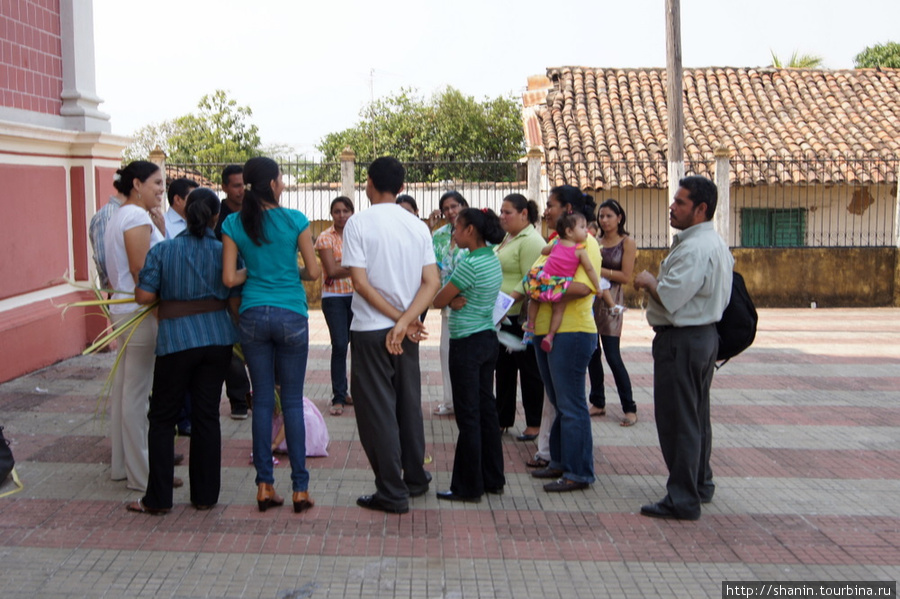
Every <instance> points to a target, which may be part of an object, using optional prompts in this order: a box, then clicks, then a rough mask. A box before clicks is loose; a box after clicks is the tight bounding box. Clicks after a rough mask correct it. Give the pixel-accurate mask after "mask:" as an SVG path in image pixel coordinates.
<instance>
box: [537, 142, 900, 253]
mask: <svg viewBox="0 0 900 599" xmlns="http://www.w3.org/2000/svg"><path fill="white" fill-rule="evenodd" d="M724 160H726V161H727V162H728V169H729V182H730V193H729V196H730V199H729V219H728V224H729V226H728V230H729V233H728V236H729V238H728V242H729V245H731V246H732V247H895V246H897V243H898V235H900V231H898V218H900V217H898V206H897V179H898V169H900V157H867V158H843V157H838V158H823V157H801V158H771V159H759V158H741V157H738V158H731V159H724ZM547 173H548V175H549V178H550V181H551V182H552V183H551V184H552V185H559V184H563V183H570V182H572V181H580V182H581V184H582V188H587V190H588V192H589V193H591V194H592V195H593V196H594V198H595V200H596V201H597V203H598V204H599V203H601V202H602V201H603V200H605V199H607V198H613V199H615V200H617V201H618V202H619V203H620V204H621V205H622V207H623V208H624V209H625V212H626V214H627V219H628V223H627V225H626V228H627V229H629V231H630V232H631V234H632V236H633V237H634V238H635V241H636V242H637V245H638V247H639V248H665V247H668V246H669V235H670V231H669V223H668V206H669V204H670V203H671V200H670V198H669V197H668V174H667V163H666V162H665V161H663V160H644V161H603V162H590V163H588V162H581V163H551V164H550V165H548V166H547ZM685 173H686V174H688V175H692V174H694V175H702V176H705V177H709V178H710V179H713V180H715V173H716V160H715V159H708V160H707V159H703V158H690V157H689V158H687V159H686V161H685ZM567 177H571V179H569V178H567Z"/></svg>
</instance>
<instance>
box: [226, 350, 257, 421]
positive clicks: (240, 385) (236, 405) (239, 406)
mask: <svg viewBox="0 0 900 599" xmlns="http://www.w3.org/2000/svg"><path fill="white" fill-rule="evenodd" d="M226 368H227V371H226V372H225V395H227V396H228V402H229V403H230V404H231V411H232V412H244V411H245V410H246V409H247V394H248V393H250V379H249V378H247V369H246V368H244V362H243V360H241V359H240V358H238V357H237V356H231V361H230V362H229V363H228V364H227V365H226ZM219 393H221V388H220V389H219Z"/></svg>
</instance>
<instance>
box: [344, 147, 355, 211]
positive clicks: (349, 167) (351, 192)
mask: <svg viewBox="0 0 900 599" xmlns="http://www.w3.org/2000/svg"><path fill="white" fill-rule="evenodd" d="M355 194H356V154H355V153H354V152H353V150H351V149H350V146H347V147H346V148H344V149H343V150H342V151H341V195H342V196H346V197H348V198H351V199H353V198H355V197H356V195H355Z"/></svg>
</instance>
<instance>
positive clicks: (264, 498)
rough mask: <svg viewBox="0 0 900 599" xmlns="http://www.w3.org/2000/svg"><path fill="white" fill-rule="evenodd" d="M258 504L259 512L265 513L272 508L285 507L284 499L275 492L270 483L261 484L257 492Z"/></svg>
mask: <svg viewBox="0 0 900 599" xmlns="http://www.w3.org/2000/svg"><path fill="white" fill-rule="evenodd" d="M256 504H257V505H258V506H259V511H261V512H264V511H266V510H267V509H269V508H270V507H278V506H281V505H284V497H282V496H281V495H279V494H278V493H276V492H275V487H273V486H272V485H270V484H269V483H259V488H258V489H257V491H256Z"/></svg>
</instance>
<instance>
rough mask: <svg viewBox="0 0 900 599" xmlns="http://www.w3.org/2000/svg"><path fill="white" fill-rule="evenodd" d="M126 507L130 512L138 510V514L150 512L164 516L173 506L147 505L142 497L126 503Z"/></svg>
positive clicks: (153, 514)
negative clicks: (158, 506)
mask: <svg viewBox="0 0 900 599" xmlns="http://www.w3.org/2000/svg"><path fill="white" fill-rule="evenodd" d="M125 509H126V510H128V511H129V512H137V513H138V514H150V515H152V516H162V515H163V514H168V513H169V512H171V511H172V508H156V507H147V506H146V505H144V501H143V500H142V499H138V500H137V501H132V502H131V503H128V504H126V505H125Z"/></svg>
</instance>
